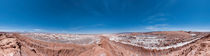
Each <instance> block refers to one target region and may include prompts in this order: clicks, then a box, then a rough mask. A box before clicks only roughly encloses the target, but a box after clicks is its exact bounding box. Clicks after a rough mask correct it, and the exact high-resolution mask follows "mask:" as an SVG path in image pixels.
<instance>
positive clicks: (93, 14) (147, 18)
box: [0, 0, 210, 33]
mask: <svg viewBox="0 0 210 56" xmlns="http://www.w3.org/2000/svg"><path fill="white" fill-rule="evenodd" d="M209 2H210V1H209V0H0V31H20V32H59V33H115V32H145V31H171V30H193V31H209V30H210V3H209Z"/></svg>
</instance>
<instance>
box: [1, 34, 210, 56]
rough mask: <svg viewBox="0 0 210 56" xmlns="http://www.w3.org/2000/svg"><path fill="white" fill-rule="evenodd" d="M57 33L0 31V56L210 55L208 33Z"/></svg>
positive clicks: (209, 37) (209, 36)
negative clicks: (73, 34) (71, 34)
mask: <svg viewBox="0 0 210 56" xmlns="http://www.w3.org/2000/svg"><path fill="white" fill-rule="evenodd" d="M32 35H34V34H32ZM54 35H55V34H53V35H52V36H53V37H51V38H49V36H51V34H50V35H49V36H48V35H47V36H46V35H43V34H39V38H37V37H34V36H31V34H30V36H29V34H28V33H27V34H17V33H0V56H210V35H209V33H200V32H193V33H191V32H151V33H135V34H133V33H132V34H108V35H79V37H78V36H77V37H75V36H73V37H75V38H73V37H72V36H71V37H72V38H69V37H68V36H70V35H68V36H67V37H68V39H66V38H67V37H66V35H65V36H63V35H61V36H60V35H59V36H60V37H59V36H58V35H56V36H54ZM35 36H37V35H35ZM85 36H89V37H85ZM72 39H73V40H72ZM142 39H143V41H142ZM157 39H158V40H157ZM159 39H161V40H159ZM136 40H137V41H136ZM150 40H157V41H153V42H148V41H150ZM180 40H181V41H180ZM132 41H135V42H132ZM180 43H181V44H183V43H186V44H183V45H178V44H180ZM176 45H177V46H176ZM170 46H176V47H170ZM166 47H167V48H166ZM160 48H162V49H160Z"/></svg>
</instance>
